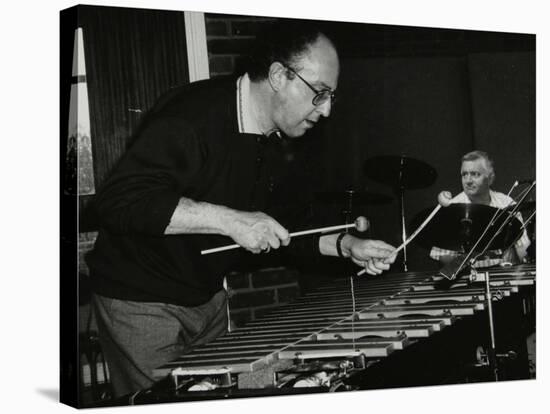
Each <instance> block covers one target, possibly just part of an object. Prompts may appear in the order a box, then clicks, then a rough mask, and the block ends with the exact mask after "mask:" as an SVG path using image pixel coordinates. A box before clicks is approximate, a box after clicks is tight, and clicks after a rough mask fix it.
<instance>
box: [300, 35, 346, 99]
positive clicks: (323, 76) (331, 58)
mask: <svg viewBox="0 0 550 414" xmlns="http://www.w3.org/2000/svg"><path fill="white" fill-rule="evenodd" d="M300 64H301V66H302V68H303V71H304V73H307V74H309V75H310V76H311V78H312V79H311V81H312V82H317V83H318V84H320V85H323V86H325V87H327V88H331V89H335V88H336V86H337V85H338V75H339V72H340V62H339V60H338V54H337V52H336V50H335V49H334V47H333V46H332V44H331V43H330V42H329V41H328V40H326V39H325V38H323V37H320V38H319V39H317V41H316V42H315V43H313V44H312V45H310V46H309V50H308V51H307V53H305V54H304V56H303V58H302V59H301V62H300Z"/></svg>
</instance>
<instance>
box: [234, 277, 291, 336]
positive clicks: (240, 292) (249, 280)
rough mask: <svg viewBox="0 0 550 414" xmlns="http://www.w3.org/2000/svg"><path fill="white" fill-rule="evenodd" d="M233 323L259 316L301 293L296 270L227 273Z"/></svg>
mask: <svg viewBox="0 0 550 414" xmlns="http://www.w3.org/2000/svg"><path fill="white" fill-rule="evenodd" d="M227 287H228V289H227V291H228V294H229V309H230V316H231V322H232V326H235V327H239V326H242V325H244V324H245V323H246V322H248V321H251V320H254V319H256V318H259V317H262V316H263V315H265V314H266V313H268V312H269V311H272V310H274V309H276V308H278V307H279V306H281V305H284V304H287V303H288V302H290V301H291V300H292V299H295V298H296V297H298V295H299V294H300V288H299V285H298V272H297V271H295V270H292V269H287V268H284V267H278V268H270V269H261V270H257V271H254V272H250V273H231V274H229V275H228V276H227Z"/></svg>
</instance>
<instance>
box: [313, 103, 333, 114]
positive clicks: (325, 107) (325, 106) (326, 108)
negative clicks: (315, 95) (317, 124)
mask: <svg viewBox="0 0 550 414" xmlns="http://www.w3.org/2000/svg"><path fill="white" fill-rule="evenodd" d="M316 110H317V112H319V113H320V114H321V116H324V117H325V118H328V117H329V116H330V111H331V110H332V101H331V100H330V99H327V101H326V102H323V103H322V104H321V105H318V106H317V108H316Z"/></svg>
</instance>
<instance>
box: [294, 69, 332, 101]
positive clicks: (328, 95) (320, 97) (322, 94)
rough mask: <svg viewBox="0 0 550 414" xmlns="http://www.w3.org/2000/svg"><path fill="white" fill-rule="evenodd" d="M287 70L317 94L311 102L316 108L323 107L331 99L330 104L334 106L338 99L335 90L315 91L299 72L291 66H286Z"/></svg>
mask: <svg viewBox="0 0 550 414" xmlns="http://www.w3.org/2000/svg"><path fill="white" fill-rule="evenodd" d="M285 68H287V69H288V70H289V71H291V72H292V73H294V74H295V75H296V76H298V78H300V79H301V80H302V82H304V83H305V84H306V85H307V86H308V88H309V89H311V90H312V91H313V92H315V96H314V97H313V99H312V100H311V103H312V104H313V105H314V106H320V105H323V104H324V103H325V102H327V101H328V100H329V99H330V103H331V104H333V103H334V99H335V98H336V94H335V92H334V91H333V90H331V89H322V90H320V91H319V90H317V89H315V88H314V87H313V86H312V85H311V84H310V83H309V82H308V81H307V80H305V79H304V78H302V77H301V76H300V75H299V74H298V72H296V71H295V70H294V69H292V68H291V67H290V66H286V65H285Z"/></svg>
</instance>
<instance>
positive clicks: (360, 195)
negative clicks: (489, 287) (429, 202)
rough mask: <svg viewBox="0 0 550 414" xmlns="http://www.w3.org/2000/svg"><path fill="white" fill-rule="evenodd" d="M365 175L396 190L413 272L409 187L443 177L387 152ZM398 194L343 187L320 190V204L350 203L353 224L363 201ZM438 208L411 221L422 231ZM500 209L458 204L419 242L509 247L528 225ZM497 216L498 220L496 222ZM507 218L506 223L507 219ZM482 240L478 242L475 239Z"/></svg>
mask: <svg viewBox="0 0 550 414" xmlns="http://www.w3.org/2000/svg"><path fill="white" fill-rule="evenodd" d="M364 172H365V175H366V176H367V177H368V178H370V179H372V180H374V181H376V182H378V183H381V184H384V185H386V186H388V187H390V189H391V190H392V192H393V194H394V197H395V199H397V202H398V207H399V225H400V232H401V236H400V238H402V241H403V246H402V247H403V248H402V250H403V258H402V267H403V270H404V271H408V268H407V267H408V266H407V250H406V245H407V244H408V242H409V241H410V240H408V239H407V226H406V223H405V191H407V190H416V189H422V188H427V187H430V186H431V185H433V184H434V183H435V181H436V179H437V172H436V170H435V169H434V168H433V167H432V166H430V165H428V164H427V163H426V162H424V161H420V160H418V159H414V158H411V157H408V156H405V155H400V156H394V155H383V156H376V157H372V158H370V159H368V160H367V161H366V162H365V164H364ZM394 197H392V196H390V195H386V194H380V193H375V192H371V191H362V190H355V189H353V190H352V189H348V190H343V191H330V192H324V193H319V194H317V200H318V201H320V202H330V203H338V204H341V205H344V206H345V208H344V210H343V213H344V215H345V217H346V223H348V222H352V220H353V219H352V217H353V216H352V211H353V206H354V205H356V204H359V205H383V204H388V203H390V202H392V201H393V199H394ZM534 209H535V202H534V201H527V202H523V203H521V206H520V211H521V212H522V213H524V212H525V211H529V212H531V211H533V210H534ZM431 210H432V208H431V207H430V208H429V209H426V210H422V211H420V212H419V213H418V214H416V216H415V217H414V218H413V219H412V220H411V222H410V226H409V227H410V228H413V229H418V228H419V226H420V225H421V223H422V222H423V221H425V219H426V218H427V217H428V215H429V214H430V211H431ZM498 211H499V209H497V208H494V207H489V206H486V205H480V204H464V203H457V204H452V205H450V206H449V207H446V208H443V209H441V210H440V211H438V214H436V215H435V216H434V218H433V220H431V219H430V220H428V221H429V223H427V225H426V226H425V228H423V229H422V231H421V232H420V233H419V235H418V238H416V241H417V243H418V244H419V245H420V246H422V247H425V248H427V249H430V248H431V247H432V246H437V247H440V248H442V249H447V250H454V251H458V252H467V251H468V250H469V249H471V248H472V246H473V245H474V244H476V248H477V249H478V251H480V249H482V248H485V250H487V249H490V250H498V249H505V248H507V247H510V246H511V245H513V243H514V241H515V240H517V238H518V237H519V236H520V235H521V234H522V232H523V230H524V229H525V228H526V225H524V224H523V223H522V222H520V220H518V219H517V218H516V217H515V216H514V217H510V218H509V219H508V220H507V217H508V215H506V214H497V213H498ZM524 214H525V213H524ZM495 217H497V220H496V221H495ZM505 222H506V223H505ZM489 223H491V226H492V228H494V229H499V228H500V227H504V226H503V224H504V223H505V228H501V229H500V231H499V232H498V234H497V235H495V234H494V232H493V233H491V232H487V233H486V234H484V235H483V237H482V234H483V232H484V231H485V230H486V228H487V226H488V224H489ZM474 242H477V243H474Z"/></svg>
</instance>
